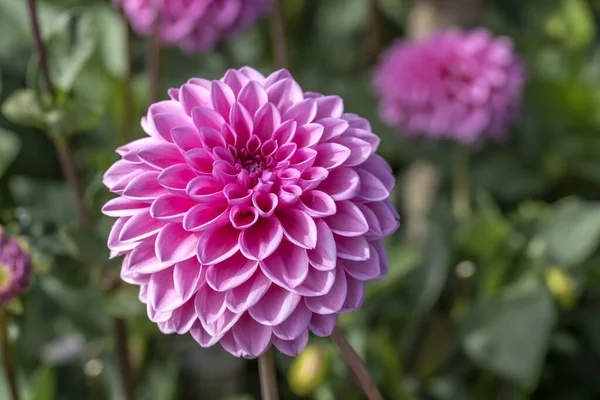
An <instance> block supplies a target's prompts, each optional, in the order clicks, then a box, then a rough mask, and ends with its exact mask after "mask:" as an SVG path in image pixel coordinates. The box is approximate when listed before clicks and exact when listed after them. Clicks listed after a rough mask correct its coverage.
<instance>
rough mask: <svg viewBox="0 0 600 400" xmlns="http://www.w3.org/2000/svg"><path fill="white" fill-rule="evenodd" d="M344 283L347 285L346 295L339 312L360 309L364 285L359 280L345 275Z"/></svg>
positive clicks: (363, 295)
mask: <svg viewBox="0 0 600 400" xmlns="http://www.w3.org/2000/svg"><path fill="white" fill-rule="evenodd" d="M346 283H347V285H348V294H347V295H346V301H345V302H344V305H343V306H342V309H341V310H340V311H341V312H349V311H358V310H360V309H361V307H362V304H363V300H364V297H365V283H364V282H363V281H361V280H359V279H354V278H353V277H352V276H350V275H347V274H346Z"/></svg>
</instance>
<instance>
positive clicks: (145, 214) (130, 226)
mask: <svg viewBox="0 0 600 400" xmlns="http://www.w3.org/2000/svg"><path fill="white" fill-rule="evenodd" d="M163 226H165V222H163V221H159V220H157V219H154V218H152V217H151V216H150V211H149V210H147V209H146V210H142V211H140V212H138V213H137V214H136V215H134V216H132V217H131V218H130V219H129V220H128V221H127V222H126V223H125V225H124V226H123V229H122V230H121V233H120V234H119V241H121V242H137V241H140V240H142V239H145V238H147V237H149V236H152V235H154V234H155V233H156V232H158V231H160V230H161V229H162V227H163Z"/></svg>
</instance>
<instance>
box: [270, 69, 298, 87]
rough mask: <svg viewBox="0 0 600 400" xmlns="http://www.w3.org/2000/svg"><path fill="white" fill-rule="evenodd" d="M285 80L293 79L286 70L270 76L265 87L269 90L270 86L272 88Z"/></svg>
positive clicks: (279, 70) (280, 70)
mask: <svg viewBox="0 0 600 400" xmlns="http://www.w3.org/2000/svg"><path fill="white" fill-rule="evenodd" d="M283 79H293V77H292V74H290V71H288V70H287V69H285V68H282V69H278V70H277V71H275V72H272V73H271V74H270V75H269V76H267V78H266V80H265V82H264V84H263V85H264V87H266V88H268V87H269V86H272V85H274V84H276V83H277V82H279V81H281V80H283Z"/></svg>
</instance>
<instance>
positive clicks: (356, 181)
mask: <svg viewBox="0 0 600 400" xmlns="http://www.w3.org/2000/svg"><path fill="white" fill-rule="evenodd" d="M360 187H361V180H360V176H359V175H358V173H357V172H356V171H355V170H354V169H352V168H346V167H342V168H335V169H332V170H331V171H329V176H328V177H327V179H325V180H324V181H323V182H322V183H321V184H320V185H319V186H318V188H319V190H322V191H323V192H325V193H327V194H328V195H330V196H331V198H332V199H334V200H337V201H339V200H349V199H352V198H354V197H356V195H357V194H358V191H359V190H360Z"/></svg>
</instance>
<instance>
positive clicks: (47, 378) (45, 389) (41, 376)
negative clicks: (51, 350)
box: [30, 365, 56, 400]
mask: <svg viewBox="0 0 600 400" xmlns="http://www.w3.org/2000/svg"><path fill="white" fill-rule="evenodd" d="M55 396H56V372H55V371H54V369H53V368H52V367H51V366H49V365H44V366H41V367H39V368H38V371H37V372H36V378H35V383H34V385H33V388H32V394H31V397H30V399H31V400H54V399H55V398H56V397H55Z"/></svg>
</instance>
